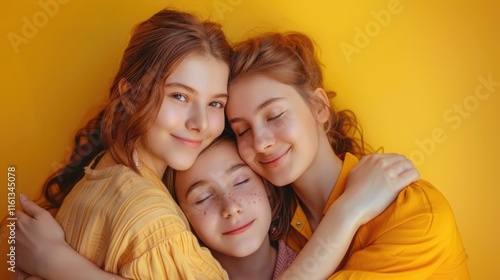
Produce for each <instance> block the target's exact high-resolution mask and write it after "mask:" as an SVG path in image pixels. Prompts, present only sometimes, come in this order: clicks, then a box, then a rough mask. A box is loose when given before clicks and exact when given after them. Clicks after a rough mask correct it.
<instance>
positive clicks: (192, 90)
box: [165, 83, 227, 99]
mask: <svg viewBox="0 0 500 280" xmlns="http://www.w3.org/2000/svg"><path fill="white" fill-rule="evenodd" d="M165 87H176V88H182V89H184V90H186V91H188V92H189V93H191V94H198V91H196V90H195V89H194V88H192V87H190V86H187V85H185V84H181V83H168V84H166V85H165ZM213 98H226V99H227V92H221V93H217V94H215V95H214V96H213Z"/></svg>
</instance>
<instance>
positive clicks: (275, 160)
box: [260, 148, 291, 168]
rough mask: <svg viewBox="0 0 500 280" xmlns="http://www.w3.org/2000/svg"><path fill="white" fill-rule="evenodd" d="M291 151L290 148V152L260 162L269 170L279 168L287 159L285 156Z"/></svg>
mask: <svg viewBox="0 0 500 280" xmlns="http://www.w3.org/2000/svg"><path fill="white" fill-rule="evenodd" d="M290 149H291V148H288V150H286V151H285V152H283V153H282V154H278V155H274V156H271V157H266V158H264V160H260V163H261V164H262V165H264V166H265V167H267V168H273V167H276V166H278V165H279V164H280V163H281V161H282V159H284V158H285V156H286V155H287V154H288V152H289V151H290Z"/></svg>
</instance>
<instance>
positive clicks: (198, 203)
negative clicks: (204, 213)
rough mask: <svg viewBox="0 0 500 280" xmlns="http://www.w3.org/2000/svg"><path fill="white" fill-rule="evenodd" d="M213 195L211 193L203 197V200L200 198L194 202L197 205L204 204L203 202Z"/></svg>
mask: <svg viewBox="0 0 500 280" xmlns="http://www.w3.org/2000/svg"><path fill="white" fill-rule="evenodd" d="M211 196H212V195H209V196H207V197H205V198H203V199H201V200H198V201H196V202H195V203H194V204H196V205H200V204H202V203H203V202H205V201H207V199H209V198H210V197H211Z"/></svg>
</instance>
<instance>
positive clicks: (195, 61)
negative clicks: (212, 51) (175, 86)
mask: <svg viewBox="0 0 500 280" xmlns="http://www.w3.org/2000/svg"><path fill="white" fill-rule="evenodd" d="M228 76H229V66H228V65H227V64H226V63H225V62H223V61H221V60H219V59H216V58H214V57H213V56H210V55H200V54H196V53H192V54H189V55H187V56H186V57H185V58H184V59H182V61H181V62H180V63H179V65H177V67H175V69H174V70H173V71H172V73H171V74H170V75H169V76H168V77H167V79H166V84H170V83H180V84H183V85H187V86H189V87H191V88H193V89H195V90H196V91H198V92H204V91H207V90H208V91H213V92H217V93H220V92H226V91H227V79H228Z"/></svg>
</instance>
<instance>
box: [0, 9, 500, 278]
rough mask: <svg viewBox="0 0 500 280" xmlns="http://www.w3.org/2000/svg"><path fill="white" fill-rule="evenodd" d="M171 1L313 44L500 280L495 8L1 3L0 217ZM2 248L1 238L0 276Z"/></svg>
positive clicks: (33, 186)
mask: <svg viewBox="0 0 500 280" xmlns="http://www.w3.org/2000/svg"><path fill="white" fill-rule="evenodd" d="M368 2H369V3H368ZM284 3H286V4H284ZM167 5H170V6H171V7H176V8H179V9H182V10H187V11H191V12H195V13H198V14H199V15H201V16H202V17H210V18H211V19H213V20H217V21H219V22H221V23H222V24H223V25H224V29H225V30H226V32H227V35H228V36H229V38H230V39H231V40H232V41H235V40H239V39H241V38H244V37H246V36H247V35H249V34H253V33H255V32H258V31H261V30H279V31H286V30H299V31H302V32H305V33H307V34H309V35H311V36H313V37H314V38H315V41H316V42H317V44H318V45H319V46H320V48H321V57H322V60H323V62H324V64H325V67H326V81H327V85H328V87H330V89H333V90H335V91H336V92H337V93H338V98H336V102H337V104H338V106H339V107H340V108H349V109H352V110H354V111H355V112H357V114H358V116H359V117H360V119H361V122H362V124H363V126H364V128H365V133H366V137H367V140H368V142H369V143H370V144H372V146H374V147H379V146H383V147H384V148H385V151H388V152H399V153H403V154H405V155H407V156H408V157H410V158H412V159H413V160H414V162H415V164H416V165H417V166H418V167H419V169H420V172H421V174H422V177H424V178H426V179H427V180H429V181H431V182H432V183H434V184H435V185H436V186H437V187H438V188H439V189H440V190H441V191H442V192H443V193H444V194H445V195H446V197H447V198H448V200H449V201H450V203H451V205H452V207H453V209H454V211H455V215H456V218H457V222H458V226H459V228H460V231H461V233H462V237H463V241H464V243H465V246H466V248H467V250H468V253H469V256H470V261H469V265H470V270H471V275H472V278H473V279H498V276H499V275H500V273H499V272H497V267H496V266H497V265H498V263H497V261H495V259H496V257H495V255H496V254H495V253H496V252H497V251H499V249H500V241H499V238H498V237H499V236H500V231H499V227H498V222H499V219H498V213H500V211H499V210H500V207H499V206H498V205H500V191H499V187H498V185H497V184H496V182H495V181H494V178H495V176H496V175H499V171H500V170H499V167H498V166H499V165H498V163H497V160H498V158H499V157H500V153H499V151H498V148H497V146H496V145H495V144H497V143H499V142H500V135H499V129H498V128H499V125H498V123H497V122H498V120H499V119H500V106H499V105H500V96H499V95H500V54H499V51H500V33H499V31H498V27H499V26H500V20H499V17H498V13H499V12H500V4H498V2H497V1H488V0H481V1H474V2H473V1H452V0H444V1H430V0H419V1H417V0H415V1H411V0H401V1H397V0H376V1H359V0H356V1H326V0H324V1H319V0H309V1H297V0H295V1H269V0H259V1H250V0H205V1H159V0H154V1H153V0H148V1H116V0H113V1H97V0H92V1H83V0H39V1H14V0H6V1H3V5H2V9H0V21H1V27H0V37H1V38H2V39H1V40H0V54H1V60H0V92H1V96H2V98H1V102H0V106H1V107H0V108H1V110H0V114H1V115H0V116H1V120H0V125H1V126H0V131H1V135H2V136H1V137H0V143H1V145H0V147H1V165H0V167H1V171H0V172H3V174H4V175H2V176H0V177H1V178H3V179H2V180H3V182H2V183H1V184H0V186H1V187H0V215H1V216H2V217H4V216H5V215H6V214H7V192H8V190H7V182H8V174H7V172H8V171H7V169H8V167H9V166H14V167H15V168H16V171H15V175H16V183H17V185H16V190H15V191H16V193H17V194H19V193H21V192H23V193H26V194H27V195H28V196H30V197H31V198H35V197H36V196H37V195H38V193H39V191H40V188H41V185H42V183H43V181H44V180H45V178H46V177H47V176H48V175H49V174H50V173H51V172H53V171H54V170H55V168H57V167H59V166H60V164H61V163H62V162H64V159H65V157H66V156H67V155H68V151H69V149H70V147H71V140H72V136H73V134H74V132H75V129H76V128H77V127H79V126H81V125H82V124H83V123H84V121H85V119H86V118H87V117H89V115H91V114H92V113H89V112H95V111H91V110H92V108H95V107H96V106H97V105H99V104H100V102H101V101H102V100H103V98H104V97H105V95H106V89H107V88H108V86H109V83H110V80H111V77H112V75H113V74H114V71H115V70H116V69H117V66H118V62H119V59H120V56H121V52H122V51H123V49H124V47H125V45H126V42H127V39H128V36H129V34H130V30H131V27H132V26H133V25H134V24H136V23H138V22H139V21H142V20H144V19H146V18H147V17H149V16H150V15H152V14H153V13H155V12H156V11H158V10H159V9H161V8H163V7H165V6H167ZM6 247H7V239H1V248H2V251H1V254H0V260H1V265H0V268H1V270H0V275H1V276H2V277H1V278H2V279H5V278H6V277H8V271H7V267H8V264H7V253H8V252H7V251H6Z"/></svg>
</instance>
